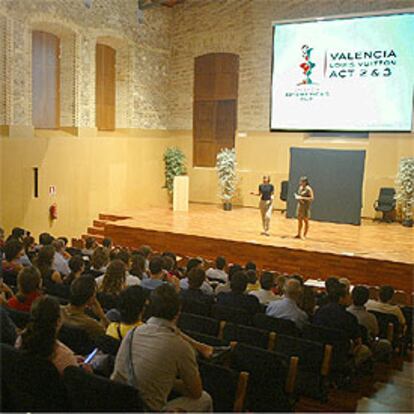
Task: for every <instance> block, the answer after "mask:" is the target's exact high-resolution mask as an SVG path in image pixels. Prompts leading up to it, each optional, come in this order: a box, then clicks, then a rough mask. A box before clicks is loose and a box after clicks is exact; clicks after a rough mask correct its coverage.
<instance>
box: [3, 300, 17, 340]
mask: <svg viewBox="0 0 414 414" xmlns="http://www.w3.org/2000/svg"><path fill="white" fill-rule="evenodd" d="M0 329H1V330H0V342H1V343H2V344H8V345H11V346H14V344H15V343H16V339H17V328H16V325H15V324H14V322H13V321H12V320H11V319H10V316H9V314H8V313H7V311H6V310H5V309H4V308H3V307H2V306H0Z"/></svg>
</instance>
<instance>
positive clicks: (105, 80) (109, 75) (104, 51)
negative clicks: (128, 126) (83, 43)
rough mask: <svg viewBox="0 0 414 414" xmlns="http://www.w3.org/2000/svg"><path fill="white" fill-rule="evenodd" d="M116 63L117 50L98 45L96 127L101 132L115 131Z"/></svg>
mask: <svg viewBox="0 0 414 414" xmlns="http://www.w3.org/2000/svg"><path fill="white" fill-rule="evenodd" d="M115 62H116V51H115V49H113V48H112V47H110V46H107V45H102V44H97V45H96V127H97V128H98V130H100V131H113V130H114V129H115V92H116V91H115V83H116V79H115Z"/></svg>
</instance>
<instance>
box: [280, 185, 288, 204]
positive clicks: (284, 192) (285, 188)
mask: <svg viewBox="0 0 414 414" xmlns="http://www.w3.org/2000/svg"><path fill="white" fill-rule="evenodd" d="M288 191H289V181H282V182H281V183H280V196H279V198H280V199H281V200H282V201H287V197H288Z"/></svg>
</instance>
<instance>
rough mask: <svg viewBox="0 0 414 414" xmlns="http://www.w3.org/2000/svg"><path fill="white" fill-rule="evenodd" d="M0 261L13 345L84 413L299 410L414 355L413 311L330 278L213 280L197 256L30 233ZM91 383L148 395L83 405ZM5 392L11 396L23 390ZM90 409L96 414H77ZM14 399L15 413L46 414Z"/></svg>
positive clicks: (227, 271) (386, 290) (385, 294)
mask: <svg viewBox="0 0 414 414" xmlns="http://www.w3.org/2000/svg"><path fill="white" fill-rule="evenodd" d="M0 251H1V255H2V256H3V258H2V274H3V281H2V286H1V297H0V300H1V307H0V315H1V331H2V332H1V334H2V335H1V342H2V344H9V345H11V346H13V347H14V348H15V350H14V352H15V353H16V352H17V354H16V355H15V357H16V358H17V359H16V361H17V360H18V358H21V361H23V360H24V358H29V359H30V358H35V359H36V360H39V359H40V360H46V361H48V362H49V364H52V365H53V366H54V367H55V369H56V370H57V372H58V375H60V377H61V378H62V379H63V380H62V381H63V382H64V383H65V387H66V388H65V387H64V389H65V391H68V390H69V391H70V390H73V388H74V389H75V391H74V393H75V397H74V398H73V399H72V400H71V403H72V408H73V410H81V411H82V409H85V408H88V409H92V408H95V409H98V408H99V409H98V411H114V410H115V411H120V410H121V409H123V408H124V409H126V410H134V409H135V410H141V409H142V410H152V411H162V410H166V409H167V410H183V411H212V410H213V409H214V410H215V411H231V410H233V409H235V410H241V409H243V408H244V409H247V410H251V411H278V410H279V411H288V410H291V409H294V405H295V402H296V401H297V398H299V396H300V394H305V395H308V396H310V397H315V398H319V399H322V400H323V399H326V397H327V392H328V389H329V385H330V384H332V383H335V385H341V382H342V381H349V380H351V379H352V376H353V374H354V373H355V372H356V371H357V370H358V372H369V371H370V369H371V368H372V365H373V364H374V363H375V361H377V360H387V359H389V358H390V356H391V355H392V353H393V352H394V351H395V350H396V349H399V350H401V349H404V347H407V346H410V345H411V344H412V341H411V336H412V308H410V307H405V308H403V309H401V308H400V307H399V306H397V305H393V304H391V301H392V298H393V295H394V290H393V288H392V287H390V286H383V287H381V289H380V291H379V300H372V299H369V296H370V293H369V289H368V288H367V287H366V286H362V285H359V286H355V287H353V289H352V291H351V289H350V283H349V281H348V280H347V279H344V278H336V277H330V278H328V279H327V280H326V284H325V287H326V289H325V290H324V291H323V292H315V291H314V289H313V288H311V287H309V286H306V285H305V283H304V280H303V278H302V277H301V276H300V275H280V274H278V273H275V272H270V271H264V272H262V273H261V274H260V276H259V274H258V272H257V269H256V266H255V264H254V263H252V262H249V263H247V264H245V265H244V266H242V265H239V264H231V265H228V264H227V262H226V259H225V258H224V257H218V258H217V259H216V260H215V262H214V264H212V265H211V266H210V267H208V269H206V267H207V266H206V264H205V262H204V261H203V259H201V258H191V259H189V260H188V261H187V262H186V265H185V267H180V265H179V263H177V259H176V255H175V254H174V253H171V252H164V253H162V254H155V253H154V252H153V251H152V250H151V248H150V247H149V246H142V247H141V248H140V249H138V250H134V251H129V250H128V249H124V248H120V247H114V246H112V241H111V240H110V239H105V240H104V241H103V243H102V245H98V244H97V243H96V240H95V239H94V238H88V239H86V241H85V246H84V248H83V249H74V248H70V247H68V246H67V239H66V238H64V237H62V238H54V237H53V236H52V235H50V234H48V233H42V234H41V235H40V236H39V243H38V244H36V242H35V240H34V238H33V237H31V236H30V234H28V232H26V231H25V230H23V229H20V228H16V229H14V230H13V231H12V233H11V235H10V236H9V237H8V238H7V240H6V241H4V234H3V235H2V232H1V231H0ZM390 326H391V328H392V335H390V329H389V328H390ZM6 346H7V345H2V350H3V351H4V352H2V368H3V372H5V371H4V367H5V364H6V362H5V359H6V355H9V354H10V352H12V351H11V350H10V349H8V350H7V349H6V350H4V349H3V348H4V347H6ZM94 348H97V349H99V352H97V353H96V352H95V353H94V358H93V359H92V360H91V362H89V361H87V362H85V359H84V357H85V356H86V355H87V354H88V353H90V352H91V351H92V350H94ZM10 355H11V354H10ZM22 364H23V362H22ZM6 365H7V364H6ZM23 365H24V364H23ZM30 365H31V362H30ZM74 367H75V368H76V370H75V369H74ZM13 369H14V368H13ZM79 370H80V371H79ZM297 370H298V371H297ZM22 372H23V373H24V372H25V371H24V370H23V371H22ZM92 372H94V373H95V374H99V375H100V376H101V377H110V378H111V380H110V382H111V384H112V385H114V384H115V383H116V384H117V385H119V384H123V385H125V386H129V388H130V387H133V388H135V389H138V391H139V401H140V403H139V404H142V405H139V404H138V405H135V406H133V405H132V406H131V405H122V404H121V405H119V404H120V403H119V399H120V397H119V396H120V395H121V396H122V395H123V396H126V395H129V394H128V392H130V390H129V391H128V390H127V389H124V390H123V391H122V392H121V391H119V390H118V389H117V390H116V392H117V393H118V394H117V395H118V397H117V398H116V397H113V398H112V399H109V397H108V396H109V395H112V394H111V392H110V391H108V388H105V387H104V386H103V385H102V387H103V388H102V389H105V390H106V392H103V394H105V395H104V396H102V397H101V398H100V399H98V398H97V397H96V395H95V398H92V399H91V398H90V395H89V396H88V395H87V394H85V398H79V397H80V396H81V395H83V394H82V392H83V393H85V392H86V393H87V391H85V388H84V387H81V385H80V384H82V381H84V380H83V379H82V378H83V377H82V375H83V374H82V373H86V374H87V378H89V381H90V378H92V376H91V375H92ZM242 374H243V375H242ZM25 376H26V377H27V375H25V374H22V377H25ZM29 376H33V378H35V376H34V375H32V374H29ZM3 377H4V375H3ZM40 377H41V375H40ZM212 378H213V379H212ZM272 379H274V381H273V380H272ZM26 380H27V378H26ZM106 381H109V380H106ZM232 381H233V382H232ZM231 383H232V384H233V391H232V392H226V391H225V389H226V387H227V388H228V389H230V388H231V386H230V384H231ZM73 384H75V385H73ZM218 384H219V385H220V386H218ZM315 384H316V385H317V386H316V390H314V389H313V388H314V387H312V385H315ZM31 385H33V384H31ZM203 385H204V390H203ZM2 386H5V387H6V389H7V386H9V388H10V394H13V391H16V388H18V387H19V384H17V385H16V386H15V387H13V386H12V385H11V384H8V383H7V381H6V383H4V381H3V379H2ZM20 386H21V384H20ZM28 386H29V385H28ZM106 387H108V384H107V385H106ZM229 387H230V388H229ZM276 390H278V392H276ZM206 391H208V392H206ZM314 391H315V392H314ZM114 392H115V391H114ZM119 393H120V394H119ZM69 394H70V392H69ZM98 395H99V394H98ZM229 396H230V397H231V398H230V400H229V401H227V400H228V399H229ZM45 398H46V399H47V398H48V397H47V396H45ZM65 398H67V395H66V394H65ZM86 400H87V401H89V403H90V404H92V403H91V401H93V404H95V406H94V407H85V406H79V401H83V403H84V404H86V402H85V401H86ZM16 401H20V404H22V403H21V401H22V399H21V398H20V399H19V398H16V399H14V400H13V398H10V399H9V406H7V405H6V406H5V407H3V408H5V409H11V410H13V409H19V410H21V411H36V410H35V409H34V408H36V407H33V406H24V405H23V406H22V405H19V403H18V402H16ZM74 401H75V403H74ZM76 401H77V402H76ZM108 401H109V402H108ZM114 401H117V404H118V405H113V404H114ZM37 402H38V401H36V400H30V401H29V402H28V403H27V404H29V405H30V404H31V405H33V404H36V403H37ZM103 402H105V404H106V405H105V406H104V405H103ZM6 403H7V399H6V402H3V404H6ZM123 403H124V404H125V401H123ZM13 404H14V405H13ZM16 404H17V406H16ZM65 404H68V403H67V402H65ZM76 404H78V405H76ZM111 404H112V405H111ZM131 404H134V402H131ZM37 407H38V408H39V410H41V409H44V408H47V409H50V408H51V407H50V406H44V405H41V404H40V405H38V406H37ZM53 408H55V409H56V410H58V408H59V407H58V406H54V407H53ZM66 409H67V406H66Z"/></svg>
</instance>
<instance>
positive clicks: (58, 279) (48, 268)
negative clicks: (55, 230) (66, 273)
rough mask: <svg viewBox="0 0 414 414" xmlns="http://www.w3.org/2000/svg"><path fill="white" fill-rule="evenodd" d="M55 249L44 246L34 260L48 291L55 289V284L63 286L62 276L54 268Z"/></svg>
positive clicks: (50, 246)
mask: <svg viewBox="0 0 414 414" xmlns="http://www.w3.org/2000/svg"><path fill="white" fill-rule="evenodd" d="M54 257H55V248H54V247H53V246H52V245H50V244H49V245H46V246H43V247H42V248H41V249H40V250H39V253H38V255H37V257H36V259H35V260H34V264H35V266H36V267H37V268H38V269H39V270H40V274H41V275H42V279H43V286H44V287H45V288H46V290H48V289H50V288H51V287H52V288H53V285H54V284H55V283H58V284H62V283H63V280H62V276H61V275H60V273H59V272H57V271H56V270H54V269H53V268H52V265H53V258H54Z"/></svg>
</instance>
